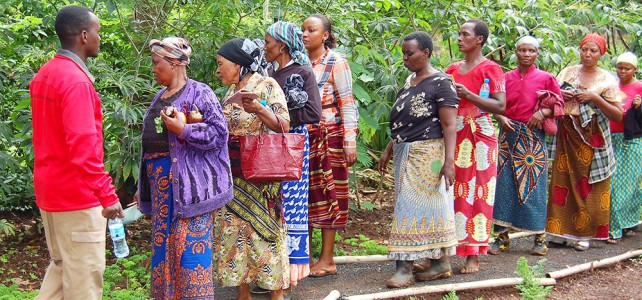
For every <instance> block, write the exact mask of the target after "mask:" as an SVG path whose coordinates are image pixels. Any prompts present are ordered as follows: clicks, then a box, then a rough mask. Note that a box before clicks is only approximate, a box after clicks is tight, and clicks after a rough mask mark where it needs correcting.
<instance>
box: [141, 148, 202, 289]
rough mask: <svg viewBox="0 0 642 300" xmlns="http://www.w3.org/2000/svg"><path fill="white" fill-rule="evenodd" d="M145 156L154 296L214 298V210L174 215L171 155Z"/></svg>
mask: <svg viewBox="0 0 642 300" xmlns="http://www.w3.org/2000/svg"><path fill="white" fill-rule="evenodd" d="M143 159H144V165H145V167H146V168H147V178H148V180H149V187H150V195H151V201H152V213H151V217H152V259H151V280H150V281H151V296H152V298H154V299H214V278H213V270H212V250H213V245H212V228H213V213H211V212H209V213H205V214H202V215H200V216H196V217H192V218H184V219H181V218H179V217H177V216H175V215H174V197H173V194H172V184H171V173H170V167H171V159H170V157H169V154H166V155H164V156H163V155H147V156H146V157H144V158H143Z"/></svg>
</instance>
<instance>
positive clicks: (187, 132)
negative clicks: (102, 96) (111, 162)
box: [138, 79, 234, 218]
mask: <svg viewBox="0 0 642 300" xmlns="http://www.w3.org/2000/svg"><path fill="white" fill-rule="evenodd" d="M163 92H165V88H164V89H162V90H161V91H160V92H158V94H156V96H155V97H154V100H152V104H153V103H154V102H156V101H157V100H158V99H159V98H160V96H161V95H162V94H163ZM172 104H174V106H176V107H177V108H178V109H179V110H180V111H183V112H188V111H190V110H193V107H194V105H196V106H197V107H198V109H199V110H200V111H201V113H202V114H203V122H202V123H193V124H185V128H184V129H183V133H182V134H181V135H180V136H177V135H176V134H174V133H172V132H169V133H168V139H169V153H170V157H171V159H172V167H171V174H172V179H171V183H172V185H173V186H172V188H173V192H174V213H175V215H177V216H178V217H179V218H191V217H194V216H198V215H201V214H204V213H206V212H210V211H213V210H215V209H218V208H220V207H222V206H223V205H225V204H226V203H227V202H229V201H230V200H232V198H233V197H234V190H233V188H232V184H233V183H232V172H231V171H230V156H229V154H228V150H227V138H228V135H229V132H228V129H227V121H226V119H225V116H224V115H223V111H222V109H221V104H220V103H219V101H218V99H217V97H216V95H215V94H214V92H213V91H212V89H211V88H210V87H209V86H208V85H207V84H204V83H201V82H198V81H195V80H192V79H188V80H187V85H186V86H185V89H184V90H183V92H182V94H181V95H180V96H179V97H178V98H177V99H176V100H174V102H172ZM150 107H151V105H150ZM148 113H149V111H148V112H147V113H146V114H145V118H147V114H148ZM143 126H144V125H143ZM143 131H144V128H143ZM143 155H144V153H141V162H140V175H139V178H138V191H139V200H138V201H139V208H140V210H141V211H142V212H143V213H146V214H148V213H150V212H151V197H150V187H149V181H148V179H147V170H146V168H145V167H144V164H143V160H142V157H143Z"/></svg>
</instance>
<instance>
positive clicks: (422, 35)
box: [403, 31, 433, 57]
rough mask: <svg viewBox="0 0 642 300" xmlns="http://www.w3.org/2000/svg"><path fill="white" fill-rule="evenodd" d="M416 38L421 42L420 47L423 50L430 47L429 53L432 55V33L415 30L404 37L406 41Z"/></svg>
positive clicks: (418, 42)
mask: <svg viewBox="0 0 642 300" xmlns="http://www.w3.org/2000/svg"><path fill="white" fill-rule="evenodd" d="M412 40H415V41H417V44H419V47H420V48H421V50H426V49H428V51H430V52H429V54H428V57H430V56H432V49H433V48H432V38H431V37H430V34H428V33H427V32H425V31H415V32H412V33H409V34H408V35H406V36H405V37H404V38H403V41H404V42H408V41H412Z"/></svg>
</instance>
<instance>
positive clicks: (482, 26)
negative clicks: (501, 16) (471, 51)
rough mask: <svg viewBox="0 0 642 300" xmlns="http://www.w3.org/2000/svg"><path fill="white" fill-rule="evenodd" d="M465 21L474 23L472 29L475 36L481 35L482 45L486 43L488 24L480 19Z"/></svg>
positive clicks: (488, 32) (488, 33)
mask: <svg viewBox="0 0 642 300" xmlns="http://www.w3.org/2000/svg"><path fill="white" fill-rule="evenodd" d="M466 23H471V24H473V25H475V27H473V31H474V32H475V35H476V36H481V37H482V44H481V45H482V47H483V46H484V45H485V44H486V41H487V40H488V36H489V35H490V30H489V29H488V25H487V24H486V22H484V21H482V20H477V19H472V20H468V21H466Z"/></svg>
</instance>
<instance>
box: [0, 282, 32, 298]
mask: <svg viewBox="0 0 642 300" xmlns="http://www.w3.org/2000/svg"><path fill="white" fill-rule="evenodd" d="M36 295H38V291H31V292H27V291H23V290H21V289H20V288H19V287H18V285H17V284H12V285H10V286H6V285H4V284H0V300H16V299H33V298H35V297H36Z"/></svg>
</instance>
